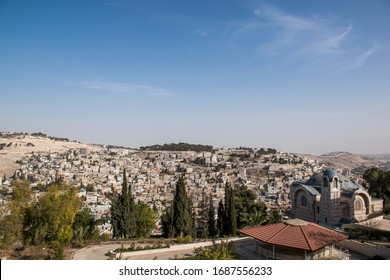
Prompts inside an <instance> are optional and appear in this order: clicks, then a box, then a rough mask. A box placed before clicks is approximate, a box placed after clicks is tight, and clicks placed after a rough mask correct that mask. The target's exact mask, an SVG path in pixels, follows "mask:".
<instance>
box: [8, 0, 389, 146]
mask: <svg viewBox="0 0 390 280" xmlns="http://www.w3.org/2000/svg"><path fill="white" fill-rule="evenodd" d="M389 26H390V2H389V1H386V0H383V1H379V0H378V1H368V0H367V1H309V0H307V1H300V0H298V1H252V0H248V1H244V0H241V1H238V0H237V1H236V0H226V1H215V0H208V1H203V0H198V1H174V0H170V1H169V0H167V1H153V0H150V1H131V0H129V1H124V0H112V1H109V0H79V1H76V0H75V1H72V0H51V1H40V0H37V1H27V0H26V1H21V0H12V1H11V0H1V1H0V98H1V99H0V100H1V105H2V106H1V110H0V130H2V131H24V132H38V131H41V132H44V133H47V134H49V135H55V136H61V137H68V138H71V139H77V140H79V141H82V142H85V143H101V144H115V145H125V146H130V147H139V146H144V145H151V144H162V143H171V142H189V143H200V144H211V145H213V146H216V147H220V146H230V147H237V146H250V147H272V148H276V149H278V150H281V151H286V152H299V153H312V154H321V153H326V152H330V151H339V150H342V151H349V152H354V153H390V145H389V143H390V129H389V128H390V125H389V120H390V92H389V89H390V74H389V73H390V28H388V27H389Z"/></svg>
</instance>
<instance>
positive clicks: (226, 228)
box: [222, 183, 232, 235]
mask: <svg viewBox="0 0 390 280" xmlns="http://www.w3.org/2000/svg"><path fill="white" fill-rule="evenodd" d="M230 196H231V191H230V185H229V184H228V183H226V185H225V205H224V206H225V208H224V210H225V211H224V215H223V230H222V232H223V235H230V232H231V226H232V225H231V214H232V213H231V210H232V209H231V207H230V203H231V198H230Z"/></svg>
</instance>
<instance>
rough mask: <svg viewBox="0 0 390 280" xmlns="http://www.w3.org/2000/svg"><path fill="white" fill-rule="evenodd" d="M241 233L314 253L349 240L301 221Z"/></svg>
mask: <svg viewBox="0 0 390 280" xmlns="http://www.w3.org/2000/svg"><path fill="white" fill-rule="evenodd" d="M239 232H241V233H243V234H245V235H247V236H250V237H252V238H255V239H257V240H260V241H262V242H265V243H268V244H272V245H278V246H284V247H290V248H295V249H301V250H306V251H312V252H314V251H317V250H319V249H321V248H324V247H325V246H328V245H331V244H334V243H337V242H339V241H342V240H344V239H347V238H348V237H347V236H346V235H344V234H341V233H338V232H335V231H333V230H330V229H327V228H325V227H322V226H320V225H317V224H315V223H311V222H306V221H303V220H300V219H292V220H287V221H284V222H280V223H276V224H270V225H265V226H260V227H255V228H245V229H241V230H239Z"/></svg>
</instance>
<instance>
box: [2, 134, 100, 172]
mask: <svg viewBox="0 0 390 280" xmlns="http://www.w3.org/2000/svg"><path fill="white" fill-rule="evenodd" d="M35 135H37V134H35ZM35 135H32V134H27V133H4V132H2V133H1V134H0V175H1V176H3V174H5V175H6V177H9V176H11V175H13V173H14V171H15V170H16V169H17V168H18V164H17V163H16V161H18V160H20V159H22V158H23V157H24V156H25V155H26V154H29V153H32V152H34V153H39V152H48V151H52V152H61V151H66V150H68V149H80V148H88V147H89V148H91V147H93V146H92V145H87V144H81V143H78V142H75V141H69V140H67V139H66V138H58V137H49V136H45V135H44V134H41V136H35ZM94 148H97V147H94Z"/></svg>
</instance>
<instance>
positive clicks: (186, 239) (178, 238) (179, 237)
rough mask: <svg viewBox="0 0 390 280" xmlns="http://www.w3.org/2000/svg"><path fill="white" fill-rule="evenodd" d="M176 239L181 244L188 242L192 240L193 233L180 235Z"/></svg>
mask: <svg viewBox="0 0 390 280" xmlns="http://www.w3.org/2000/svg"><path fill="white" fill-rule="evenodd" d="M176 241H177V243H179V244H187V243H190V242H192V237H191V235H187V236H186V237H182V236H178V237H177V239H176Z"/></svg>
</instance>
